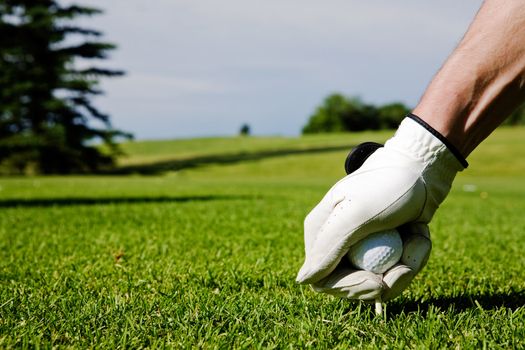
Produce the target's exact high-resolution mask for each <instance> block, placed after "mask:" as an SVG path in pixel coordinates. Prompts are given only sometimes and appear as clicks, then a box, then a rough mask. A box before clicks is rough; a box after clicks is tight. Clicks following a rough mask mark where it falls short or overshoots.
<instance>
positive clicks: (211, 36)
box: [62, 0, 481, 139]
mask: <svg viewBox="0 0 525 350" xmlns="http://www.w3.org/2000/svg"><path fill="white" fill-rule="evenodd" d="M71 2H72V1H69V0H67V1H66V0H63V1H62V3H71ZM76 2H77V3H80V4H83V5H89V6H95V7H99V8H101V9H103V10H104V11H105V13H104V14H103V15H100V16H96V17H92V18H88V19H84V20H82V24H84V25H85V26H91V27H94V28H97V29H100V30H102V31H103V32H104V33H105V36H104V39H105V40H107V41H110V42H114V43H116V44H117V45H118V46H119V47H118V49H117V50H115V51H114V52H113V53H112V54H111V57H110V59H109V60H105V61H103V62H101V64H102V65H104V66H108V67H113V68H119V69H124V70H126V71H127V73H128V74H127V75H126V76H125V77H122V78H115V79H107V80H105V81H104V82H103V83H102V88H103V89H104V90H105V92H106V95H105V96H102V97H98V98H97V99H96V100H95V104H96V105H97V106H98V107H99V108H100V109H102V110H103V111H105V112H109V113H110V114H111V116H112V121H113V124H114V126H115V127H118V128H121V129H124V130H127V131H131V132H132V133H134V134H135V136H136V137H137V138H138V139H159V138H181V137H195V136H215V135H232V134H236V133H237V132H238V130H239V128H240V126H241V124H243V123H248V124H249V125H250V126H251V129H252V132H253V133H254V134H256V135H298V134H299V133H300V130H301V127H302V126H303V125H304V124H305V123H306V121H307V119H308V116H309V115H310V114H311V113H312V112H313V111H314V109H315V107H316V106H317V105H318V104H319V103H320V102H321V101H322V99H323V98H324V97H325V96H326V95H328V94H329V93H331V92H334V91H338V92H342V93H344V94H347V95H357V96H360V97H361V98H363V99H364V100H365V101H369V102H373V103H386V102H391V101H402V102H404V103H407V104H409V105H412V106H413V105H415V103H416V102H417V101H418V99H419V97H420V96H421V94H422V93H423V91H424V89H425V87H426V85H427V84H428V82H429V81H430V79H431V78H432V76H433V75H434V74H435V73H436V71H437V70H438V69H439V67H440V65H441V64H442V62H443V61H444V59H445V58H446V57H447V56H448V54H449V53H450V52H451V50H452V49H453V48H454V47H455V45H456V44H457V43H458V41H459V40H460V39H461V36H462V35H463V33H464V32H465V30H466V28H467V27H468V24H469V23H470V21H471V20H472V18H473V17H474V15H475V13H476V11H477V9H478V8H479V6H480V4H481V1H452V0H446V1H435V2H427V1H424V2H423V1H416V0H410V1H386V0H384V1H356V0H325V1H319V0H264V1H263V0H258V1H256V0H220V1H218V0H155V1H145V0H112V1H107V0H79V1H76Z"/></svg>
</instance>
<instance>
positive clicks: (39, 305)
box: [0, 128, 525, 349]
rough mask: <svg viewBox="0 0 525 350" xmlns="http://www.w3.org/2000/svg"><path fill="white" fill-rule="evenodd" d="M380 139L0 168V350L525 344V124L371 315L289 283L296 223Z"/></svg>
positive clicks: (455, 196)
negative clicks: (420, 261) (35, 169)
mask: <svg viewBox="0 0 525 350" xmlns="http://www.w3.org/2000/svg"><path fill="white" fill-rule="evenodd" d="M389 135H390V132H381V133H357V134H336V135H318V136H308V137H301V138H284V137H283V138H280V137H274V138H256V137H247V138H212V139H201V140H199V139H193V140H179V141H163V142H153V141H152V142H137V143H129V144H125V145H124V146H123V148H124V150H125V151H126V152H127V153H128V156H126V157H123V158H122V159H121V160H120V167H121V168H120V171H119V174H107V175H103V176H73V177H27V178H0V207H1V210H0V348H11V347H37V346H39V347H53V346H57V347H73V348H88V347H95V348H116V347H121V348H139V347H152V348H156V347H171V348H211V349H215V348H217V349H230V348H265V349H266V348H305V347H313V348H321V349H332V348H339V349H348V348H356V347H358V348H370V349H376V348H399V349H403V348H483V347H485V348H504V349H512V348H523V347H524V343H523V341H524V339H525V273H524V271H523V267H524V266H525V215H524V213H525V128H513V129H508V128H502V129H499V130H497V131H496V132H495V133H494V134H493V135H492V136H491V137H490V138H489V139H488V140H487V141H486V142H485V143H483V144H482V145H481V146H480V147H479V148H478V149H477V150H476V151H474V153H473V154H472V155H471V157H469V162H470V167H469V169H467V170H466V171H464V172H463V173H461V174H459V176H458V177H457V179H456V182H455V183H454V187H453V189H452V191H451V193H450V195H449V197H448V198H447V199H446V200H445V202H444V203H443V205H442V207H441V208H440V209H439V210H438V212H437V214H436V216H435V218H434V220H433V221H432V223H431V224H430V227H431V233H432V238H433V250H432V253H431V257H430V261H429V263H428V265H427V266H426V268H425V269H424V270H423V271H422V273H421V274H420V275H418V277H417V278H416V279H415V281H414V282H413V284H412V285H411V286H410V288H409V289H408V290H406V291H405V292H404V293H403V294H402V296H400V297H399V298H397V299H395V300H393V301H392V302H390V303H388V304H387V305H386V319H381V318H378V317H376V316H375V315H374V310H373V308H372V307H370V306H369V305H367V304H360V303H356V302H351V301H348V300H342V299H335V298H332V297H329V296H326V295H320V294H316V293H314V292H313V291H311V290H310V288H308V287H307V286H300V285H297V284H296V283H295V282H294V279H295V275H296V273H297V271H298V269H299V267H300V266H301V264H302V262H303V258H304V252H303V236H302V235H303V233H302V221H303V218H304V216H305V215H306V214H307V213H308V211H309V210H310V209H311V208H312V207H313V206H314V205H315V204H316V203H317V202H318V201H319V200H320V199H321V197H322V196H323V195H324V193H325V192H326V191H327V190H328V189H329V187H330V186H331V185H332V184H333V183H334V182H335V181H336V180H337V179H339V178H340V177H342V176H343V175H344V172H343V163H344V159H345V157H346V154H347V152H348V150H349V149H350V148H351V147H352V146H353V145H356V144H358V143H360V142H363V141H366V140H371V141H384V140H385V139H386V138H387V137H388V136H389Z"/></svg>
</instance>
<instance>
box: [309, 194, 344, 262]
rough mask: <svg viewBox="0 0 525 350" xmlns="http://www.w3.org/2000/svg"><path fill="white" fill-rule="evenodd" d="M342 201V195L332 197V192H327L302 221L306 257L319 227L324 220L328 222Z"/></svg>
mask: <svg viewBox="0 0 525 350" xmlns="http://www.w3.org/2000/svg"><path fill="white" fill-rule="evenodd" d="M343 199H344V196H343V195H339V196H338V197H334V192H333V191H332V190H330V191H328V193H326V195H325V196H324V197H323V199H322V200H321V201H320V202H319V204H317V205H316V206H315V208H313V209H312V211H310V213H309V214H308V215H307V216H306V218H305V219H304V247H305V252H306V255H308V252H309V251H311V249H312V246H313V243H314V242H315V240H316V238H317V235H318V234H319V231H320V229H321V227H322V226H323V225H324V223H325V222H326V220H328V217H329V216H330V213H331V212H332V210H333V209H334V207H335V206H336V205H337V204H338V203H339V202H341V201H342V200H343Z"/></svg>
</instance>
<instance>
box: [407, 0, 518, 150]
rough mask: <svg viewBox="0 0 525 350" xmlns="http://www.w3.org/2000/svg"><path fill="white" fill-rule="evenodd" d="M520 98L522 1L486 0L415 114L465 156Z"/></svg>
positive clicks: (515, 105) (513, 107)
mask: <svg viewBox="0 0 525 350" xmlns="http://www.w3.org/2000/svg"><path fill="white" fill-rule="evenodd" d="M524 100H525V1H523V0H507V1H501V0H486V1H485V2H484V4H483V6H482V7H481V9H480V10H479V12H478V14H477V15H476V18H475V19H474V21H473V22H472V24H471V25H470V27H469V29H468V31H467V33H466V34H465V37H464V38H463V40H462V41H461V42H460V44H459V45H458V47H457V48H456V50H454V52H453V53H452V54H451V56H450V57H449V58H448V60H447V61H446V62H445V64H444V65H443V67H442V68H441V70H440V71H439V72H438V74H437V75H436V76H435V77H434V79H433V80H432V82H431V83H430V85H429V86H428V88H427V90H426V92H425V93H424V95H423V97H422V98H421V101H420V102H419V104H418V105H417V107H416V108H415V109H414V114H416V115H418V116H419V117H420V118H421V119H423V120H424V121H426V122H427V123H428V124H430V125H431V126H432V127H433V128H434V129H436V130H437V131H439V132H440V133H441V134H442V135H443V136H445V137H446V138H447V139H448V140H449V141H450V142H451V143H452V144H453V145H455V146H456V147H457V148H458V149H459V151H460V152H461V153H462V154H463V155H464V156H465V157H466V156H467V155H468V154H470V152H472V151H473V150H474V149H475V148H476V147H477V146H478V145H479V144H480V143H481V142H482V141H483V140H484V139H485V138H486V137H487V136H489V135H490V133H491V132H492V131H494V129H496V127H497V126H498V125H499V124H501V123H502V122H503V120H505V118H506V117H507V116H508V115H509V114H510V113H512V111H514V110H515V109H516V108H517V107H518V106H519V105H520V104H521V103H522V102H523V101H524Z"/></svg>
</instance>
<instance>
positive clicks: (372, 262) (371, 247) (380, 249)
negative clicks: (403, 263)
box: [347, 230, 403, 273]
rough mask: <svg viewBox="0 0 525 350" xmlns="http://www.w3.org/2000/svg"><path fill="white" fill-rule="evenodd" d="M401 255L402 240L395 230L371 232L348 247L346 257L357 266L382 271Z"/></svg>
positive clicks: (375, 271)
mask: <svg viewBox="0 0 525 350" xmlns="http://www.w3.org/2000/svg"><path fill="white" fill-rule="evenodd" d="M402 255H403V241H402V240H401V236H400V235H399V232H397V230H386V231H380V232H376V233H373V234H371V235H369V236H368V237H366V238H364V239H362V240H360V241H359V242H357V243H356V244H354V245H353V246H351V247H350V250H349V251H348V254H347V256H348V259H350V262H351V263H352V264H353V265H354V266H355V267H357V268H359V269H361V270H366V271H371V272H374V273H384V272H385V271H387V270H388V269H389V268H391V267H392V266H394V265H395V264H396V263H397V262H398V261H399V259H401V256H402Z"/></svg>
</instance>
